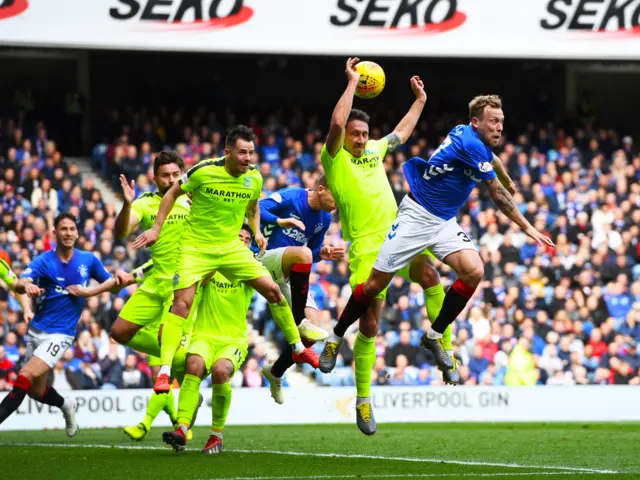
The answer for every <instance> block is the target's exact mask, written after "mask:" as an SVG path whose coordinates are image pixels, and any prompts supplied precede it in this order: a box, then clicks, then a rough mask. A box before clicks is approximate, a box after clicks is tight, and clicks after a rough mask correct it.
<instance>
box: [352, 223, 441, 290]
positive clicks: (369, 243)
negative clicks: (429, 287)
mask: <svg viewBox="0 0 640 480" xmlns="http://www.w3.org/2000/svg"><path fill="white" fill-rule="evenodd" d="M386 235H387V232H386V231H385V232H381V233H375V234H371V235H368V236H366V237H362V238H360V239H356V240H354V241H353V242H352V243H351V245H350V246H349V270H350V271H351V276H350V277H349V284H350V285H351V288H352V289H353V288H355V286H356V285H358V284H360V283H364V282H366V281H367V279H368V278H369V275H371V270H372V269H373V266H374V265H375V263H376V257H377V256H378V252H379V251H380V247H382V244H383V243H384V238H385V237H386ZM422 253H423V254H425V255H428V256H429V257H431V258H435V257H434V256H433V254H432V253H431V252H430V251H429V250H426V249H425V250H424V251H423V252H422ZM410 270H411V264H409V265H407V266H406V267H404V268H403V269H402V270H399V271H398V272H396V273H397V275H400V276H402V277H403V278H406V279H407V280H409V281H411V277H410V274H409V272H410ZM386 296H387V289H386V288H385V289H384V290H383V291H382V292H380V294H379V295H378V296H377V297H376V298H380V299H382V300H384V298H385V297H386Z"/></svg>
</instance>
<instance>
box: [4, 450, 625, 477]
mask: <svg viewBox="0 0 640 480" xmlns="http://www.w3.org/2000/svg"><path fill="white" fill-rule="evenodd" d="M0 445H4V446H15V447H56V448H105V449H110V448H114V449H118V450H168V447H161V446H154V445H109V444H82V443H27V442H16V443H12V442H2V443H0ZM187 450H195V451H200V450H201V449H199V448H187ZM225 451H226V452H232V453H263V454H269V455H291V456H298V457H319V458H351V459H354V458H357V459H366V460H392V461H398V462H415V463H440V464H448V465H466V466H479V467H503V468H527V469H531V468H535V469H539V470H559V471H563V472H569V473H571V472H576V473H577V472H582V473H604V474H615V473H620V472H618V471H616V470H601V469H595V468H583V467H561V466H556V465H523V464H521V463H498V462H479V461H474V460H447V459H441V458H418V457H385V456H382V455H365V454H357V453H355V454H348V453H316V452H291V451H281V450H246V449H235V448H234V449H225ZM250 478H251V477H250ZM256 478H260V477H256ZM278 478H282V477H278ZM302 478H309V477H302ZM311 478H312V477H311ZM338 478H340V477H338Z"/></svg>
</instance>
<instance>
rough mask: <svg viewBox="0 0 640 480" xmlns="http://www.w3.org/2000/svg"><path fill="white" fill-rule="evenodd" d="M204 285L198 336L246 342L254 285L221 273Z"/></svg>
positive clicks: (196, 327)
mask: <svg viewBox="0 0 640 480" xmlns="http://www.w3.org/2000/svg"><path fill="white" fill-rule="evenodd" d="M236 241H238V239H237V238H236ZM203 288H204V291H203V293H202V301H201V302H200V306H199V307H198V313H197V315H198V320H197V322H196V326H195V330H194V332H193V335H194V337H196V336H197V337H211V338H212V339H215V340H216V342H222V343H225V342H229V343H233V342H238V341H243V342H246V341H247V311H248V310H249V306H250V305H251V297H253V288H251V287H249V286H248V285H246V284H245V283H243V282H232V281H230V280H228V279H227V278H226V277H225V276H224V275H222V274H221V273H218V272H216V273H215V274H214V275H213V277H212V278H211V280H210V281H209V283H207V284H206V285H205V286H204V287H203Z"/></svg>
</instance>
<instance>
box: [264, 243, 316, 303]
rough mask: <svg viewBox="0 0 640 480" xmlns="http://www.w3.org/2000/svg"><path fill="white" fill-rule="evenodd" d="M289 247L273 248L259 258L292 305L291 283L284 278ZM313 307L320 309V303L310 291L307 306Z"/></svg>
mask: <svg viewBox="0 0 640 480" xmlns="http://www.w3.org/2000/svg"><path fill="white" fill-rule="evenodd" d="M287 248H289V247H280V248H274V249H273V250H267V251H266V252H264V255H263V256H261V257H258V260H260V262H262V264H263V265H264V266H265V268H266V269H267V270H269V273H270V274H271V278H273V280H274V281H275V282H276V283H277V284H278V287H280V291H281V292H282V294H283V295H284V298H286V299H287V303H288V304H289V306H291V286H290V285H289V280H287V279H286V278H284V273H283V272H282V257H284V252H285V251H286V250H287ZM306 308H313V309H314V310H318V305H317V304H316V301H315V299H314V298H313V294H312V293H311V292H309V294H308V295H307V307H306Z"/></svg>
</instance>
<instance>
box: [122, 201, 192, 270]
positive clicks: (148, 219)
mask: <svg viewBox="0 0 640 480" xmlns="http://www.w3.org/2000/svg"><path fill="white" fill-rule="evenodd" d="M160 202H162V197H161V196H160V195H158V194H157V193H150V192H149V193H144V194H142V195H140V196H139V197H138V198H137V199H136V200H135V201H134V202H133V203H132V204H131V210H132V211H133V213H135V215H136V217H138V218H139V219H140V227H141V228H142V229H143V230H149V229H150V228H151V227H153V224H154V223H155V221H156V217H157V216H158V209H159V208H160ZM190 208H191V207H190V205H189V201H188V199H187V198H186V197H180V198H178V200H177V201H176V203H175V204H174V205H173V208H172V209H171V211H170V212H169V215H167V218H166V219H165V221H164V223H163V224H162V231H161V232H160V237H159V238H158V241H157V242H156V243H154V244H153V245H152V246H151V247H149V250H150V251H151V258H152V259H153V270H151V271H150V272H149V274H148V275H149V276H150V277H151V276H153V277H154V278H158V279H167V278H173V275H174V274H175V273H176V260H177V257H178V255H177V248H178V247H179V245H180V238H181V237H182V231H183V229H184V224H185V220H186V218H187V216H188V214H189V209H190Z"/></svg>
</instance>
